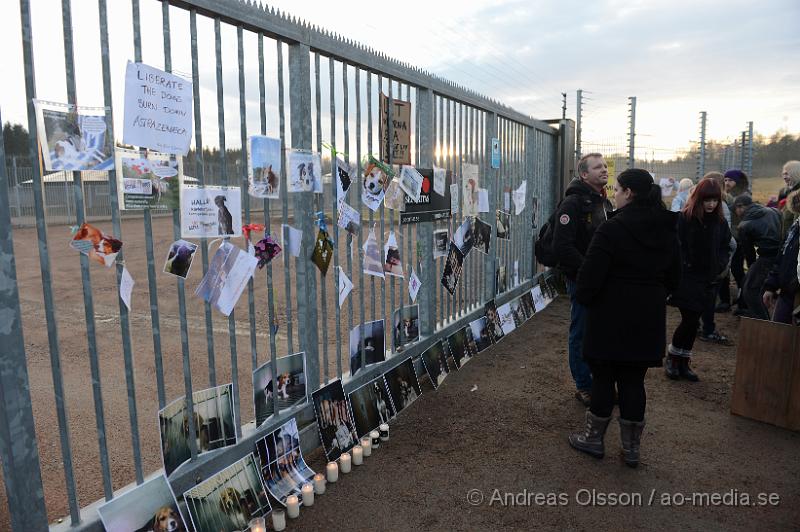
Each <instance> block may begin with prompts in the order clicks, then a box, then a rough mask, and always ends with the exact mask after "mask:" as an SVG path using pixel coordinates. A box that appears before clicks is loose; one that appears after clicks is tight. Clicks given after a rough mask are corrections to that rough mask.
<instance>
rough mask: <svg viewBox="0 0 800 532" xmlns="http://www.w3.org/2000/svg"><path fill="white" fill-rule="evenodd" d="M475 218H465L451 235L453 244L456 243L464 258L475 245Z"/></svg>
mask: <svg viewBox="0 0 800 532" xmlns="http://www.w3.org/2000/svg"><path fill="white" fill-rule="evenodd" d="M474 221H475V218H473V217H471V216H467V217H466V218H464V221H463V222H461V225H460V226H459V227H458V229H456V232H455V234H454V235H453V242H455V243H456V246H458V249H460V250H461V254H462V255H464V256H465V257H466V256H467V255H469V252H470V251H472V246H473V245H474V244H475V232H474V229H473V224H474Z"/></svg>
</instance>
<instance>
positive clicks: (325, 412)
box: [311, 379, 358, 462]
mask: <svg viewBox="0 0 800 532" xmlns="http://www.w3.org/2000/svg"><path fill="white" fill-rule="evenodd" d="M311 398H312V401H313V403H314V415H315V416H316V418H317V427H318V428H319V440H320V442H322V449H323V450H324V451H325V458H326V459H327V460H328V461H329V462H331V461H333V460H337V459H338V458H339V456H341V454H342V453H344V452H347V451H349V450H350V449H352V448H353V446H355V445H356V443H358V435H357V434H356V425H355V422H354V421H353V413H352V412H351V411H350V403H349V402H348V401H347V398H346V397H345V395H344V388H342V381H341V380H340V379H336V380H335V381H333V382H330V383H328V384H326V385H325V386H323V387H322V388H320V389H319V390H317V391H316V392H314V393H313V394H311Z"/></svg>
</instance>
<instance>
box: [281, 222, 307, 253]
mask: <svg viewBox="0 0 800 532" xmlns="http://www.w3.org/2000/svg"><path fill="white" fill-rule="evenodd" d="M281 233H282V234H283V249H286V250H289V253H290V254H291V255H292V257H299V256H300V243H301V242H302V241H303V231H301V230H300V229H295V228H294V227H292V226H291V225H286V224H281Z"/></svg>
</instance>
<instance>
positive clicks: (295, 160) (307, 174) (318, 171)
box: [286, 150, 322, 194]
mask: <svg viewBox="0 0 800 532" xmlns="http://www.w3.org/2000/svg"><path fill="white" fill-rule="evenodd" d="M286 167H287V168H286V175H287V179H288V180H289V181H288V184H289V192H314V193H315V194H322V159H321V158H320V155H319V153H315V152H311V151H307V150H289V153H288V155H287V156H286Z"/></svg>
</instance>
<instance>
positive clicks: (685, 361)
mask: <svg viewBox="0 0 800 532" xmlns="http://www.w3.org/2000/svg"><path fill="white" fill-rule="evenodd" d="M689 360H690V358H689V357H681V361H680V366H678V371H679V372H680V375H681V377H683V378H684V379H686V380H687V381H691V382H697V381H699V380H700V377H698V376H697V373H695V372H694V371H692V368H691V367H689Z"/></svg>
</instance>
